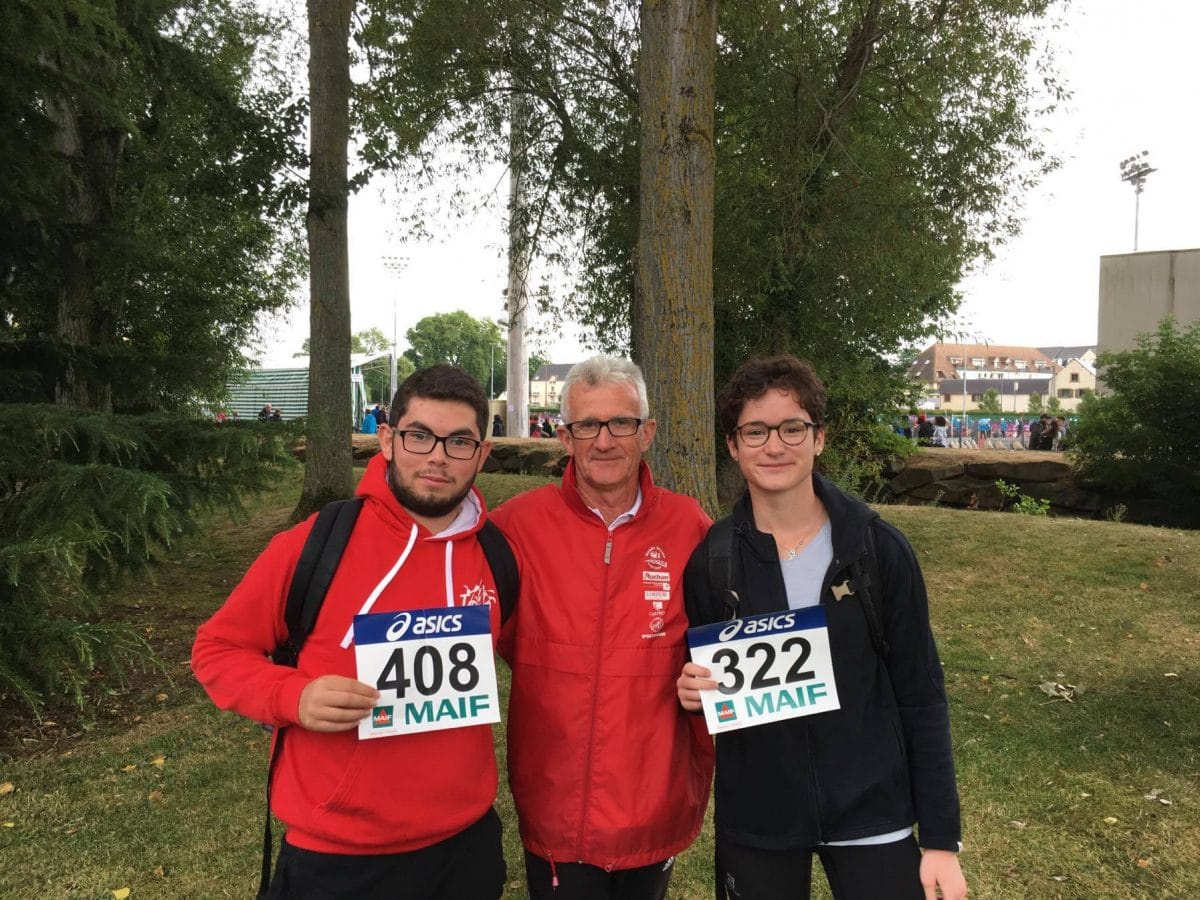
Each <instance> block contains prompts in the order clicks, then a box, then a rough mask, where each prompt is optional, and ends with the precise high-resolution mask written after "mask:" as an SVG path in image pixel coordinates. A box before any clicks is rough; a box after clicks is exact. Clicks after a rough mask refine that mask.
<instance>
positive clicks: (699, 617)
mask: <svg viewBox="0 0 1200 900" xmlns="http://www.w3.org/2000/svg"><path fill="white" fill-rule="evenodd" d="M683 606H684V611H685V612H686V613H687V619H688V626H689V627H695V626H696V625H708V624H710V623H712V622H716V621H719V618H720V616H719V614H714V612H713V604H712V588H711V585H709V580H708V538H705V539H704V540H702V541H701V542H700V543H699V544H698V545H697V546H696V549H695V550H693V551H692V555H691V557H690V558H689V559H688V562H687V567H686V568H685V569H684V570H683Z"/></svg>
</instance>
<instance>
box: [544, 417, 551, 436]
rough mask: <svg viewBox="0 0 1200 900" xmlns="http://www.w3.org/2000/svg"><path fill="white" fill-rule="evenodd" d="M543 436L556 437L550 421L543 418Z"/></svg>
mask: <svg viewBox="0 0 1200 900" xmlns="http://www.w3.org/2000/svg"><path fill="white" fill-rule="evenodd" d="M542 435H543V436H544V437H548V438H552V437H554V426H553V425H551V424H550V420H549V419H548V418H546V417H545V416H542Z"/></svg>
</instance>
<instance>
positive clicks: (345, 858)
mask: <svg viewBox="0 0 1200 900" xmlns="http://www.w3.org/2000/svg"><path fill="white" fill-rule="evenodd" d="M506 874H507V873H506V871H505V868H504V852H503V849H502V848H501V844H500V817H499V816H498V815H496V811H495V810H494V809H490V810H488V812H487V814H486V815H485V816H484V817H483V818H482V819H480V820H479V821H478V822H476V823H475V824H474V825H470V826H468V827H467V828H464V829H463V830H462V831H460V832H459V833H458V834H456V835H453V836H452V837H448V838H446V840H444V841H441V842H440V843H437V844H433V845H432V846H429V847H422V848H421V849H420V850H413V851H412V852H410V853H387V854H381V855H378V856H352V855H348V854H341V853H317V852H315V851H313V850H301V849H300V848H299V847H293V846H292V845H291V844H289V843H288V842H287V836H286V835H284V839H283V845H282V846H281V847H280V848H279V863H278V865H277V866H276V869H275V877H274V878H272V879H271V887H270V889H269V890H268V891H267V897H268V898H271V900H344V898H350V897H353V898H354V900H496V898H498V897H499V896H500V894H501V893H502V892H503V891H504V879H505V877H506Z"/></svg>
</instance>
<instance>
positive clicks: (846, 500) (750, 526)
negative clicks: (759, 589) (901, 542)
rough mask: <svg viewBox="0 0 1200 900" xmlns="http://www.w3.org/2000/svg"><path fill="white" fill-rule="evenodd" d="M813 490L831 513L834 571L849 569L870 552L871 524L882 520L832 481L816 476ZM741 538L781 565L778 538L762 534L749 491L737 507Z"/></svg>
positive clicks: (764, 557) (760, 555) (735, 516)
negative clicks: (869, 526) (844, 567)
mask: <svg viewBox="0 0 1200 900" xmlns="http://www.w3.org/2000/svg"><path fill="white" fill-rule="evenodd" d="M812 479H813V489H814V490H815V491H816V494H817V499H819V500H820V501H821V503H822V505H823V506H824V507H825V511H826V512H827V513H828V514H829V524H830V530H831V538H832V541H833V570H834V571H836V570H837V569H839V568H841V567H842V566H845V565H847V564H849V563H851V562H853V561H854V560H856V559H858V558H859V557H860V556H862V555H863V554H865V553H866V552H867V525H868V524H870V522H871V521H873V520H874V519H877V518H879V514H878V513H877V512H875V511H874V510H873V509H871V507H869V506H867V504H865V503H863V502H862V501H861V500H857V499H855V498H854V497H851V496H850V495H849V494H847V493H846V492H845V491H843V490H842V489H841V488H839V487H838V486H837V485H835V484H834V483H833V482H832V481H830V480H828V479H827V478H824V477H822V476H821V475H818V474H816V473H815V472H814V473H813V476H812ZM733 521H734V523H735V529H736V531H737V533H738V535H739V536H740V537H741V538H742V540H743V541H745V543H746V545H747V546H749V547H750V549H751V550H752V551H753V553H754V555H755V556H757V557H758V558H759V559H761V560H762V561H763V562H778V561H779V551H778V549H776V547H775V538H774V537H773V536H772V535H770V534H766V533H764V532H762V531H759V530H758V528H757V526H755V524H754V507H753V505H752V504H751V502H750V492H749V491H748V490H747V491H746V492H745V493H743V494H742V496H741V497H740V498H739V499H738V501H737V503H736V504H734V507H733Z"/></svg>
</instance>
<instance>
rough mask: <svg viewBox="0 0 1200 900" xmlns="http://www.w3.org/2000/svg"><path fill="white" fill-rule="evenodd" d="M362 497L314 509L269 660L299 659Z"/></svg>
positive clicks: (265, 878) (266, 867) (290, 662)
mask: <svg viewBox="0 0 1200 900" xmlns="http://www.w3.org/2000/svg"><path fill="white" fill-rule="evenodd" d="M362 505H363V501H362V500H361V499H359V498H357V497H356V498H354V499H352V500H335V501H334V502H333V503H329V504H327V505H326V506H324V507H323V508H322V509H321V511H320V512H319V513H317V520H316V521H315V522H313V527H312V530H311V531H309V533H308V537H307V538H305V540H304V548H303V549H302V550H301V551H300V559H299V560H298V561H297V562H296V571H295V572H294V573H293V574H292V583H291V585H290V586H289V587H288V596H287V606H286V607H285V608H284V611H283V621H284V623H285V624H286V625H287V632H288V634H287V640H285V641H284V642H283V643H282V644H280V645H279V646H278V647H276V648H275V652H274V653H272V654H271V659H273V660H274V661H275V662H276V663H278V664H279V665H282V666H295V665H296V662H297V660H298V659H299V657H300V648H301V647H303V646H304V641H305V639H306V638H307V637H308V635H309V634H310V633H311V632H312V630H313V626H314V625H315V624H316V622H317V614H318V613H320V611H321V605H322V604H323V603H324V602H325V595H326V594H327V593H328V592H329V585H330V583H331V582H332V581H333V575H334V573H335V572H336V571H337V567H338V563H340V562H341V560H342V554H343V553H344V552H345V550H346V544H348V543H349V542H350V532H352V531H353V530H354V523H355V522H356V521H357V520H358V514H359V512H360V511H361V510H362ZM287 731H288V730H287V729H286V728H278V729H276V730H275V741H274V743H273V744H272V745H271V759H270V761H269V762H268V763H267V819H266V824H264V825H263V851H262V874H261V876H260V878H259V882H258V896H259V897H265V896H266V895H267V889H268V888H269V887H270V885H271V858H272V855H273V853H274V849H275V848H274V842H273V840H272V838H271V780H272V778H273V777H274V775H275V764H276V762H278V760H279V753H280V750H281V749H282V748H283V740H284V738H285V737H286V736H287Z"/></svg>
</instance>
